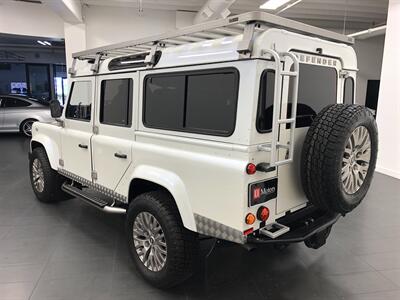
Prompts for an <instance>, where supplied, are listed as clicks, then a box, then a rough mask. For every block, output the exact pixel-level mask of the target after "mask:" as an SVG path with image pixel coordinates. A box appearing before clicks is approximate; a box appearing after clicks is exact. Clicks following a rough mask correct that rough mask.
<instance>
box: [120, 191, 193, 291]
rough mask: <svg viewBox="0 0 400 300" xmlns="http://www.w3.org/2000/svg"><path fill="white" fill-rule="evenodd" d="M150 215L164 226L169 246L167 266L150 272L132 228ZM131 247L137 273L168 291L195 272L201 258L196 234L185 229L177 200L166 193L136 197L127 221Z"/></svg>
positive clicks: (130, 207)
mask: <svg viewBox="0 0 400 300" xmlns="http://www.w3.org/2000/svg"><path fill="white" fill-rule="evenodd" d="M142 212H147V213H150V214H152V215H153V216H154V217H155V218H156V220H157V221H158V222H159V224H160V225H161V228H162V231H163V233H164V235H165V241H166V245H167V258H166V262H165V265H164V267H163V268H162V269H161V270H159V271H151V270H149V269H148V267H146V266H145V264H144V263H143V262H142V261H141V260H140V258H139V255H138V254H137V252H136V249H135V244H134V237H133V226H134V222H135V219H136V217H137V216H138V215H139V214H140V213H142ZM126 234H127V240H128V248H129V252H130V254H131V257H132V259H133V262H134V264H135V266H136V270H138V272H139V273H140V274H141V275H142V276H143V277H144V278H145V279H146V280H147V281H148V282H150V283H151V284H152V285H154V286H156V287H159V288H169V287H172V286H175V285H178V284H179V283H181V282H183V281H185V280H186V279H188V278H189V277H190V276H191V275H192V274H193V273H194V271H195V265H196V262H197V259H198V256H199V244H198V237H197V234H196V233H194V232H192V231H189V230H187V229H186V228H184V226H183V224H182V220H181V218H180V215H179V212H178V209H177V207H176V205H175V202H174V199H173V198H172V197H171V195H170V194H169V193H167V192H165V191H152V192H147V193H144V194H141V195H139V196H137V197H136V198H135V199H133V200H132V202H131V203H130V205H129V209H128V213H127V218H126Z"/></svg>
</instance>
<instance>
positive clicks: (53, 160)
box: [30, 135, 60, 170]
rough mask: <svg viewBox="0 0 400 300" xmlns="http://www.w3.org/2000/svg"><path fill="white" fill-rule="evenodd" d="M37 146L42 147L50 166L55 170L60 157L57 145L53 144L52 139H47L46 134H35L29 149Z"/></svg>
mask: <svg viewBox="0 0 400 300" xmlns="http://www.w3.org/2000/svg"><path fill="white" fill-rule="evenodd" d="M38 147H42V148H43V149H44V150H45V151H46V154H47V157H48V159H49V162H50V165H51V168H52V169H53V170H57V168H58V159H59V157H60V155H59V151H58V147H57V145H55V143H54V141H52V140H51V139H49V138H48V137H47V136H44V135H35V137H34V138H32V140H31V144H30V150H31V152H32V151H33V150H34V149H35V148H38Z"/></svg>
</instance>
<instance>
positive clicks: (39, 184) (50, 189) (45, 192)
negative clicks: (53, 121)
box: [29, 147, 69, 203]
mask: <svg viewBox="0 0 400 300" xmlns="http://www.w3.org/2000/svg"><path fill="white" fill-rule="evenodd" d="M29 171H30V172H29V173H30V178H31V185H32V189H33V192H34V193H35V195H36V198H37V199H38V200H39V201H41V202H46V203H50V202H56V201H58V200H64V199H68V198H69V196H68V195H67V194H66V193H64V192H63V191H62V190H61V185H62V183H63V181H64V180H65V179H64V178H63V177H62V176H61V175H60V174H58V173H57V172H56V171H54V170H53V169H52V168H51V166H50V162H49V159H48V158H47V154H46V151H45V150H44V148H41V147H40V148H35V149H33V151H32V155H31V158H30V161H29Z"/></svg>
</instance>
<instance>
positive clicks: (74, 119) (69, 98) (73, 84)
mask: <svg viewBox="0 0 400 300" xmlns="http://www.w3.org/2000/svg"><path fill="white" fill-rule="evenodd" d="M75 82H90V88H91V91H90V93H91V94H92V91H93V87H92V81H91V80H75V81H73V82H72V84H71V88H70V91H69V95H68V103H67V106H66V107H65V118H66V119H68V120H72V121H81V122H86V123H90V122H92V112H93V95H91V96H92V97H91V98H92V99H91V103H90V105H91V107H90V119H89V120H86V119H81V118H69V117H67V112H68V107H69V106H70V102H71V96H72V93H73V91H74V86H75Z"/></svg>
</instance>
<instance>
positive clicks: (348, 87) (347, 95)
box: [343, 77, 354, 104]
mask: <svg viewBox="0 0 400 300" xmlns="http://www.w3.org/2000/svg"><path fill="white" fill-rule="evenodd" d="M343 103H344V104H353V103H354V79H353V78H352V77H347V78H346V79H345V81H344V91H343Z"/></svg>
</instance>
